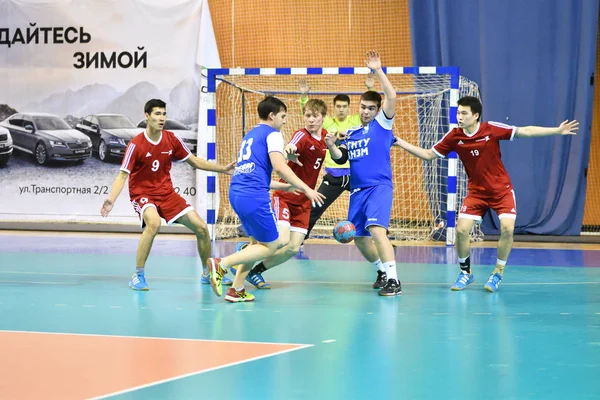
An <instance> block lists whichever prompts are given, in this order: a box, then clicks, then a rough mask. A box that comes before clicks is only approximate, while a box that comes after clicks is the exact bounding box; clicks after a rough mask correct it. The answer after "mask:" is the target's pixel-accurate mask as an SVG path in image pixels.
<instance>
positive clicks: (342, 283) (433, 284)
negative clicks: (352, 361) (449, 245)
mask: <svg viewBox="0 0 600 400" xmlns="http://www.w3.org/2000/svg"><path fill="white" fill-rule="evenodd" d="M2 274H15V275H64V276H81V277H99V278H125V277H128V276H129V275H127V274H123V275H105V274H78V273H70V272H35V271H1V270H0V275H2ZM152 279H155V280H181V281H198V280H199V279H200V278H199V277H198V278H195V277H193V278H192V277H184V276H152ZM1 282H11V281H0V283H1ZM15 282H16V283H40V284H54V285H59V284H60V285H75V284H76V283H70V282H69V283H62V282H29V281H27V282H23V281H15ZM270 282H273V283H292V284H305V285H365V286H366V285H369V286H371V285H372V283H369V282H364V281H360V282H358V281H357V282H339V281H311V280H307V281H270ZM11 283H12V282H11ZM451 284H452V282H402V285H414V286H440V285H451ZM530 285H550V286H553V285H600V281H589V282H506V283H503V284H502V286H530Z"/></svg>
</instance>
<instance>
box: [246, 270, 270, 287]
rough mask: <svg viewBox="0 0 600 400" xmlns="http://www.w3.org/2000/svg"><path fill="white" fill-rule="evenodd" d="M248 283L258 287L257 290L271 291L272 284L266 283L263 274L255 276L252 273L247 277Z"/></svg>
mask: <svg viewBox="0 0 600 400" xmlns="http://www.w3.org/2000/svg"><path fill="white" fill-rule="evenodd" d="M246 281H248V282H250V283H251V284H253V285H254V286H256V288H257V289H271V284H269V283H267V282H265V279H264V278H263V277H262V275H261V274H253V273H252V271H250V273H249V274H248V276H246Z"/></svg>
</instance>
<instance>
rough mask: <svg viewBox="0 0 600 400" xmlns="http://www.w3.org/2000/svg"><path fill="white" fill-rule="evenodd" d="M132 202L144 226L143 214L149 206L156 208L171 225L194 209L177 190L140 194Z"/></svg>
mask: <svg viewBox="0 0 600 400" xmlns="http://www.w3.org/2000/svg"><path fill="white" fill-rule="evenodd" d="M131 204H132V205H133V209H134V210H135V212H136V213H138V216H139V217H140V223H141V225H142V228H143V227H144V226H146V223H145V222H144V217H143V215H144V211H145V210H146V208H148V207H154V208H156V211H158V215H160V216H161V217H162V218H164V220H165V221H167V224H168V225H171V224H172V223H173V222H175V221H177V219H178V218H180V217H182V216H184V215H185V214H187V213H188V212H189V211H191V210H193V209H194V208H193V207H192V206H190V205H189V204H188V203H187V201H185V199H184V198H183V197H181V196H180V195H178V194H177V193H175V191H173V192H171V193H169V194H167V195H164V196H144V195H140V196H136V197H132V198H131Z"/></svg>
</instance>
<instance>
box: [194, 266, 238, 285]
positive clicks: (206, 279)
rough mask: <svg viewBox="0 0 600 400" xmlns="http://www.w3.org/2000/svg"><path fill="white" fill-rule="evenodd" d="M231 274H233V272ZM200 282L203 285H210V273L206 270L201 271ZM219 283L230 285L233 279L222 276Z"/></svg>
mask: <svg viewBox="0 0 600 400" xmlns="http://www.w3.org/2000/svg"><path fill="white" fill-rule="evenodd" d="M230 270H231V269H230ZM233 274H234V275H235V272H234V273H233ZM200 283H202V284H204V285H210V274H209V273H208V271H202V276H201V277H200ZM221 285H225V286H231V285H233V281H232V280H231V279H229V278H228V277H226V276H224V277H223V280H222V281H221Z"/></svg>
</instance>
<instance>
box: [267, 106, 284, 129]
mask: <svg viewBox="0 0 600 400" xmlns="http://www.w3.org/2000/svg"><path fill="white" fill-rule="evenodd" d="M270 115H271V118H273V125H272V126H273V128H275V129H277V130H278V131H279V130H281V127H282V126H283V125H285V123H286V122H287V112H286V111H284V110H281V111H279V112H278V113H277V114H273V113H271V114H270Z"/></svg>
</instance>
